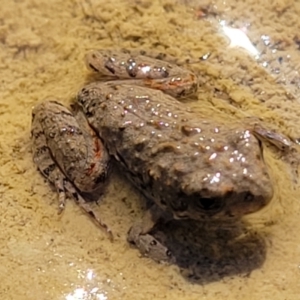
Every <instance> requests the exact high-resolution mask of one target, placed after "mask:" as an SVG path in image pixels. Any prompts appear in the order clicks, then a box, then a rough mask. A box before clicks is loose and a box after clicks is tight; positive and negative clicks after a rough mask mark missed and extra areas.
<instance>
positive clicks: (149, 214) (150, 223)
mask: <svg viewBox="0 0 300 300" xmlns="http://www.w3.org/2000/svg"><path fill="white" fill-rule="evenodd" d="M167 220H168V217H166V213H165V212H163V211H162V210H161V209H160V208H159V207H158V206H157V205H155V204H154V205H153V206H152V207H151V208H150V209H148V210H147V211H146V213H145V215H144V217H143V219H142V220H141V221H140V222H137V223H135V224H134V225H133V226H132V227H131V229H130V230H129V232H128V237H127V240H128V242H130V243H132V244H134V245H135V246H136V247H137V248H138V249H139V251H140V252H141V254H142V255H143V256H146V257H150V258H151V259H153V260H155V261H157V262H168V263H173V262H174V261H175V258H174V257H173V255H172V253H171V251H170V250H169V249H168V248H167V247H166V246H164V245H163V244H162V243H161V242H160V241H158V240H157V239H156V238H155V237H154V236H152V235H151V234H150V232H151V231H152V230H153V229H154V227H155V226H156V225H157V223H158V222H160V221H164V222H166V221H167Z"/></svg>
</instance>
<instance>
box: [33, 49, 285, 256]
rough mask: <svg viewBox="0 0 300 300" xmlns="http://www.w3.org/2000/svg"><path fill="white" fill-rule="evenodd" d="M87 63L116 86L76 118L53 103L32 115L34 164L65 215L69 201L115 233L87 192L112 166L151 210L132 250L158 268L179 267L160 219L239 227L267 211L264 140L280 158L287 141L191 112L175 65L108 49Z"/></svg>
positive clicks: (190, 77) (184, 77) (82, 99)
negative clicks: (233, 222)
mask: <svg viewBox="0 0 300 300" xmlns="http://www.w3.org/2000/svg"><path fill="white" fill-rule="evenodd" d="M143 54H144V53H143ZM86 61H87V65H88V66H89V68H91V69H92V70H93V71H95V72H99V73H101V74H104V75H109V76H113V77H115V78H117V79H118V80H116V81H108V82H94V83H91V84H88V85H87V86H85V87H83V88H82V89H81V90H80V91H79V93H78V95H77V105H75V110H74V109H73V111H70V110H68V109H67V108H65V107H63V106H62V105H61V104H59V103H58V102H56V101H55V100H54V101H46V102H43V103H41V104H39V105H38V106H36V107H35V108H34V110H33V114H32V115H33V121H32V139H33V156H34V162H35V163H36V164H37V166H38V168H39V170H40V171H41V173H42V174H43V175H44V176H45V177H47V178H48V179H49V181H50V182H52V183H53V184H54V185H55V187H56V190H57V192H58V194H59V203H60V210H62V209H63V208H64V205H65V197H66V193H67V194H70V195H71V196H73V197H74V198H75V200H76V201H77V202H78V204H79V205H80V206H81V207H82V208H83V209H84V210H85V211H86V212H87V213H89V214H90V215H91V216H92V217H93V218H94V220H95V221H96V222H97V223H98V224H99V225H101V226H103V227H105V228H106V230H107V231H108V232H111V231H110V230H109V228H108V227H107V225H106V224H105V223H103V222H102V220H101V219H100V218H99V217H98V216H96V214H94V213H93V211H92V209H91V208H90V206H89V205H88V203H87V202H85V201H84V199H83V197H82V192H93V191H99V192H101V191H102V189H103V184H104V182H105V179H106V177H107V176H108V170H109V160H110V158H111V157H112V158H114V159H115V160H116V161H117V162H118V163H119V164H120V166H121V167H122V168H123V170H124V174H126V175H127V177H128V178H129V179H130V181H131V182H132V183H133V184H134V185H135V186H136V187H137V188H138V189H139V190H140V191H141V193H142V194H143V195H144V196H145V197H146V198H147V199H149V200H150V201H151V203H152V206H151V207H150V209H149V210H148V211H147V212H146V214H145V217H144V219H143V220H142V221H141V222H137V223H136V224H135V225H134V226H133V227H132V228H131V229H130V231H129V234H128V241H129V242H131V243H134V244H135V245H136V246H137V247H138V248H139V250H140V251H141V253H142V254H143V255H146V256H149V257H151V258H153V259H154V260H156V261H173V259H174V258H173V257H172V253H171V252H170V251H169V250H168V249H167V248H166V247H165V246H164V245H163V244H162V243H160V242H159V241H158V240H156V239H155V238H154V237H153V236H152V235H151V230H153V228H154V227H155V225H156V224H157V222H158V221H160V220H161V219H164V220H168V219H170V218H176V219H194V220H209V219H211V218H215V219H217V218H218V219H222V218H234V217H236V218H238V217H242V216H243V215H245V214H249V213H253V212H256V211H258V210H260V209H261V208H262V207H264V206H266V205H267V204H268V203H269V201H270V200H271V198H272V195H273V188H272V183H271V180H270V177H269V175H268V172H267V167H266V166H265V163H264V160H263V153H262V146H261V142H260V140H259V139H258V138H257V137H264V138H266V139H268V140H270V141H271V142H273V144H275V145H276V146H277V147H279V148H281V147H282V148H283V149H286V148H289V147H290V141H289V140H288V139H287V138H285V137H282V136H281V135H279V134H275V133H273V132H271V131H268V130H265V129H263V128H262V127H261V126H258V125H256V126H251V128H246V127H244V126H242V125H241V124H232V125H231V126H228V125H225V124H222V123H217V122H215V121H214V120H213V118H212V117H210V116H204V115H201V114H199V113H195V112H192V111H191V110H190V109H189V108H188V107H187V106H186V105H185V104H184V103H182V102H179V101H178V100H177V99H175V98H174V96H176V97H179V98H180V97H183V96H187V95H190V94H191V93H194V92H195V91H196V89H197V77H196V76H195V75H194V74H193V73H191V72H190V71H187V70H184V69H182V68H180V67H178V66H177V65H174V64H172V63H169V62H166V61H162V60H158V59H153V58H151V57H148V56H145V55H138V56H136V55H133V54H132V53H131V52H129V51H122V52H114V51H109V50H102V51H92V52H90V53H88V55H87V57H86ZM162 91H164V92H166V93H164V92H162Z"/></svg>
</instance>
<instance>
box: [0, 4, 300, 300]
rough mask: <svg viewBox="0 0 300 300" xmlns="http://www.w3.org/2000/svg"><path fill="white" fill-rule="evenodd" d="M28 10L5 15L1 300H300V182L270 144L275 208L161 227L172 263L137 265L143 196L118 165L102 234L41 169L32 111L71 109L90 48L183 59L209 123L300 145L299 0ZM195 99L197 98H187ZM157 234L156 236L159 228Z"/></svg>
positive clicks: (141, 261) (0, 36)
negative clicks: (54, 102) (132, 239)
mask: <svg viewBox="0 0 300 300" xmlns="http://www.w3.org/2000/svg"><path fill="white" fill-rule="evenodd" d="M198 2H199V1H192V0H191V1H187V0H186V1H183V0H182V1H177V2H175V1H173V0H163V1H150V0H149V1H147V0H140V1H138V0H136V1H129V0H128V1H127V0H123V1H120V0H119V1H102V0H100V1H95V0H90V1H84V2H83V1H59V0H53V1H51V2H49V1H44V0H42V1H35V0H18V1H17V0H16V1H10V2H9V3H5V5H2V6H1V10H0V16H1V18H0V58H1V60H0V69H1V81H2V84H1V86H0V120H1V125H2V126H1V127H0V153H1V156H0V159H1V162H0V195H1V202H0V239H1V242H2V247H1V249H0V281H1V285H0V296H1V298H3V299H66V300H78V299H98V300H99V299H101V300H106V299H207V300H210V299H214V300H218V299H245V300H246V299H274V300H276V299H280V300H281V299H289V300H293V299H299V297H300V296H299V292H300V247H299V244H300V237H299V232H300V224H299V223H300V222H299V221H298V220H299V212H300V205H299V198H300V197H299V196H300V192H299V186H298V184H295V183H294V182H293V180H292V179H293V176H292V174H291V169H290V167H289V165H288V164H287V163H285V162H284V161H283V160H282V159H281V158H280V157H279V155H278V153H276V152H274V151H273V149H271V148H270V147H267V146H265V149H264V153H265V158H266V162H267V164H268V165H269V169H270V174H271V177H272V180H273V182H274V188H275V195H274V199H273V200H272V203H271V204H270V205H269V206H268V207H267V208H265V209H264V210H262V211H261V212H259V213H257V214H254V215H253V216H249V217H247V218H245V220H242V221H241V222H239V223H238V224H237V223H235V224H228V223H226V224H225V223H210V224H195V223H192V222H184V223H180V222H172V223H170V224H168V225H167V226H165V228H162V229H161V230H162V231H164V232H165V233H166V234H167V237H168V238H167V240H166V243H167V244H168V245H169V247H170V248H171V249H172V250H173V252H174V253H175V255H176V256H177V258H178V265H176V266H168V265H161V264H157V263H155V262H153V261H151V260H150V259H147V258H142V257H140V256H139V253H138V251H137V250H136V249H134V248H132V247H130V246H129V245H128V244H127V242H126V234H127V231H128V229H129V228H130V226H131V224H132V223H133V222H134V221H135V220H137V219H138V218H140V217H141V215H142V211H141V206H142V205H141V203H142V201H140V200H141V196H140V195H139V194H138V192H137V191H136V190H135V189H134V188H132V187H131V185H130V184H129V183H128V182H127V181H126V180H125V179H123V177H122V176H121V174H118V173H119V172H120V171H118V169H115V170H114V173H113V175H112V178H111V179H110V181H109V184H108V187H107V191H106V194H105V196H104V197H103V199H102V201H101V203H100V204H99V206H97V205H95V210H96V211H97V212H99V213H100V214H101V216H102V218H103V219H104V220H105V221H106V223H108V224H109V226H110V227H111V228H112V230H113V232H114V234H115V240H114V242H113V243H111V242H110V241H109V239H108V238H107V236H106V235H105V233H104V232H103V231H101V230H99V228H97V227H96V226H95V225H94V224H93V223H92V222H91V220H89V219H88V217H87V216H86V215H84V214H83V213H82V212H81V211H80V210H79V208H78V207H77V206H76V205H75V204H74V202H73V201H71V200H70V201H69V202H68V205H67V207H66V210H65V212H64V213H63V215H61V216H58V215H57V195H56V194H55V192H54V191H53V190H52V189H51V187H50V186H49V184H48V183H47V182H45V180H44V179H43V178H42V176H41V175H40V174H39V173H38V172H37V170H36V167H35V166H34V165H33V163H32V158H31V150H30V123H31V109H32V107H33V106H34V105H35V104H36V103H38V102H39V101H42V100H43V99H45V98H46V97H48V96H55V97H56V98H57V99H58V100H60V101H62V102H64V103H66V104H67V103H69V102H70V101H71V98H72V97H73V95H74V94H75V93H76V92H77V91H78V89H79V88H80V87H81V86H82V85H83V84H84V82H85V81H86V78H87V74H88V72H87V70H86V68H85V65H84V62H83V57H84V54H85V53H86V52H87V50H89V49H92V48H137V49H145V50H148V49H150V50H156V51H162V52H166V53H168V54H171V55H175V56H177V57H179V58H182V60H183V61H184V59H185V58H191V59H192V60H193V59H196V58H198V57H203V56H204V57H205V58H206V56H205V55H206V54H210V55H207V59H206V60H203V61H201V62H200V63H198V62H197V63H192V64H189V65H187V67H188V68H190V69H192V70H193V71H194V72H196V73H197V74H198V75H199V77H200V82H201V87H200V89H199V93H198V95H197V96H196V97H197V98H198V101H197V102H192V103H190V105H191V106H192V107H193V108H194V109H195V110H200V111H202V112H204V113H206V114H207V115H209V116H213V117H214V118H216V120H220V119H221V120H224V121H228V120H229V119H230V120H234V121H237V122H244V123H245V122H246V121H247V119H245V118H246V117H253V116H256V117H259V118H261V119H262V120H263V122H264V124H265V125H267V126H269V127H271V128H274V129H276V130H277V131H279V132H282V133H284V134H287V135H288V136H290V137H291V138H293V139H294V140H297V139H299V138H300V129H299V126H298V119H299V114H300V104H299V100H298V95H299V88H300V77H299V73H298V69H299V65H300V54H299V38H300V37H299V35H298V31H299V25H300V21H299V18H298V16H299V13H300V2H299V1H292V0H290V1H288V0H287V1H274V4H272V3H273V2H271V1H270V2H269V1H265V2H263V3H261V2H259V1H254V0H247V1H243V2H242V1H223V0H222V1H215V2H214V4H210V5H209V2H210V1H201V5H199V4H198ZM193 100H195V99H193ZM191 228H194V229H193V230H191ZM157 234H159V233H157Z"/></svg>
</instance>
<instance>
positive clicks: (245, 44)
mask: <svg viewBox="0 0 300 300" xmlns="http://www.w3.org/2000/svg"><path fill="white" fill-rule="evenodd" d="M220 25H221V26H222V29H223V31H224V33H225V35H226V36H227V37H228V38H229V39H230V47H241V48H244V49H245V50H247V51H248V52H250V53H251V54H252V55H254V56H255V58H258V56H259V52H258V50H257V49H256V48H255V47H254V45H253V44H252V43H251V41H250V39H249V38H248V36H247V34H246V33H245V29H244V28H243V29H238V28H232V27H229V26H226V23H225V21H224V20H222V21H220Z"/></svg>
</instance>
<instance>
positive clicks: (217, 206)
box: [172, 196, 225, 220]
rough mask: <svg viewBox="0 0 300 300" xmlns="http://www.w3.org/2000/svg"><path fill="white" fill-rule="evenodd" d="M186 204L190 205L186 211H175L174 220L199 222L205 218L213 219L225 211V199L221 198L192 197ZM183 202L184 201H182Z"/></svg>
mask: <svg viewBox="0 0 300 300" xmlns="http://www.w3.org/2000/svg"><path fill="white" fill-rule="evenodd" d="M187 200H189V201H186V203H189V205H187V206H186V207H185V209H184V210H179V209H174V207H172V211H173V217H174V219H180V220H182V219H196V220H199V219H201V218H203V219H204V218H205V217H212V216H214V215H217V214H219V213H220V212H221V211H222V210H223V209H224V205H225V204H224V199H223V198H220V197H212V198H204V197H201V198H199V196H198V197H196V196H195V197H192V199H187ZM181 202H182V201H181Z"/></svg>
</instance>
